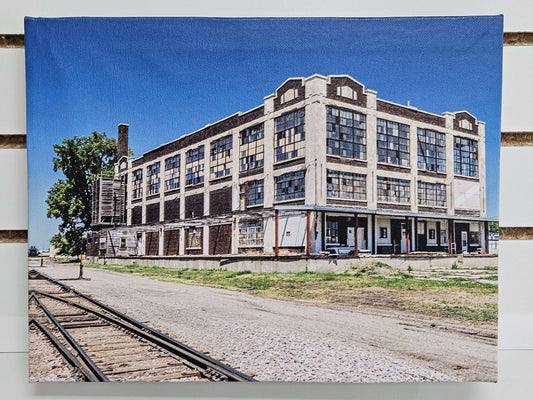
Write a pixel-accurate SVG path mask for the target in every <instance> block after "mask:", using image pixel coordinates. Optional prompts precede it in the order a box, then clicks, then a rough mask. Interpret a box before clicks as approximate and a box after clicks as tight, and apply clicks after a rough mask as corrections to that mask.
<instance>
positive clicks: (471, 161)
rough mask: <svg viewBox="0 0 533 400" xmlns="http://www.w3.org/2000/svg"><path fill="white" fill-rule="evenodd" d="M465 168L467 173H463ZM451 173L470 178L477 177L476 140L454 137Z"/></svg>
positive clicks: (477, 152)
mask: <svg viewBox="0 0 533 400" xmlns="http://www.w3.org/2000/svg"><path fill="white" fill-rule="evenodd" d="M458 141H459V143H458ZM458 145H459V146H458ZM465 147H467V148H465ZM473 156H474V157H473ZM465 167H466V170H467V171H466V172H467V173H465ZM453 173H454V175H460V176H468V177H471V178H477V177H479V143H478V141H477V140H475V139H470V138H465V137H462V136H454V140H453Z"/></svg>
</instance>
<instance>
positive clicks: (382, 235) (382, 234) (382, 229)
mask: <svg viewBox="0 0 533 400" xmlns="http://www.w3.org/2000/svg"><path fill="white" fill-rule="evenodd" d="M379 238H380V239H387V227H385V226H382V227H380V228H379Z"/></svg>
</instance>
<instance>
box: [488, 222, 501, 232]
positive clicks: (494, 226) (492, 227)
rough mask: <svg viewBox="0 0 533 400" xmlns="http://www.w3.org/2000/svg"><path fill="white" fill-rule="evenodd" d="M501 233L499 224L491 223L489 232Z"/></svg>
mask: <svg viewBox="0 0 533 400" xmlns="http://www.w3.org/2000/svg"><path fill="white" fill-rule="evenodd" d="M499 231H500V225H499V224H498V223H497V222H492V221H491V222H489V232H494V233H498V232H499Z"/></svg>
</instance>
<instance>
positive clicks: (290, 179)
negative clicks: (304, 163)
mask: <svg viewBox="0 0 533 400" xmlns="http://www.w3.org/2000/svg"><path fill="white" fill-rule="evenodd" d="M274 185H275V192H274V198H275V201H276V202H282V201H292V200H298V199H304V198H305V171H304V170H300V171H292V172H287V173H285V174H281V175H279V176H276V177H275V178H274Z"/></svg>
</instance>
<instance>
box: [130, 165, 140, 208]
mask: <svg viewBox="0 0 533 400" xmlns="http://www.w3.org/2000/svg"><path fill="white" fill-rule="evenodd" d="M131 175H132V179H131V183H132V193H131V198H132V199H133V200H135V199H141V198H142V197H143V169H142V168H139V169H136V170H134V171H132V173H131Z"/></svg>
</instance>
